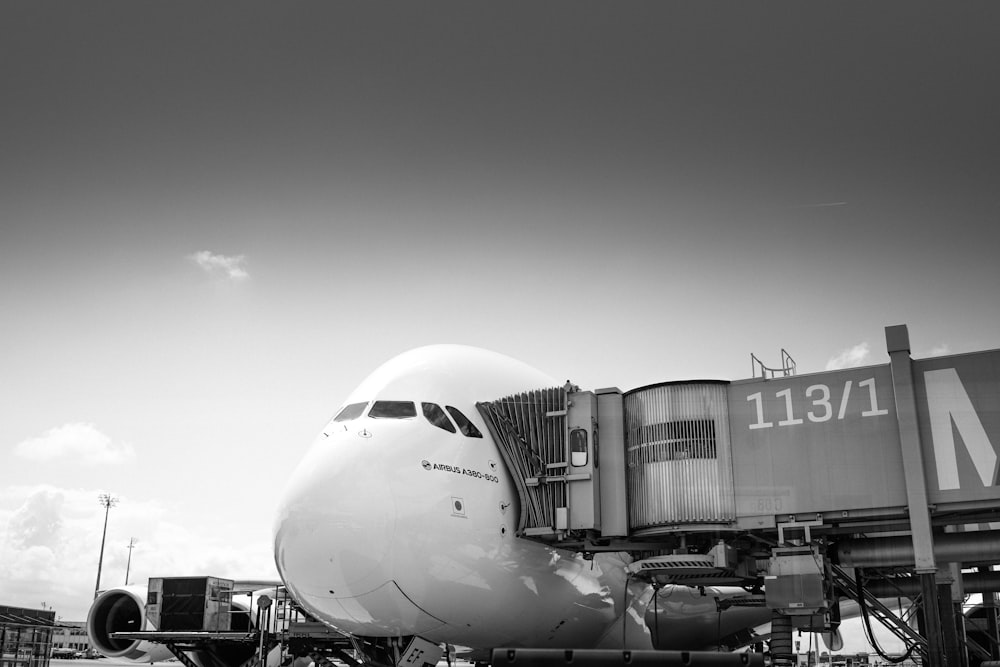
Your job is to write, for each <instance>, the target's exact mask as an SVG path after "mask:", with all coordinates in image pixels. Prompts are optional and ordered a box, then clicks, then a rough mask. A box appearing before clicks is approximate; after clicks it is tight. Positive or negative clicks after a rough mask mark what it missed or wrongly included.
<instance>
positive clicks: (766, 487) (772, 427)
mask: <svg viewBox="0 0 1000 667" xmlns="http://www.w3.org/2000/svg"><path fill="white" fill-rule="evenodd" d="M728 400H729V419H730V430H731V434H732V443H733V445H732V451H733V471H734V482H735V488H736V511H737V515H741V516H751V515H763V514H792V513H800V512H824V511H833V510H842V511H843V510H851V509H866V510H867V509H871V508H876V507H891V506H899V505H905V504H906V487H905V480H904V477H903V466H902V455H901V452H900V446H899V428H898V425H897V421H896V407H895V402H894V399H893V390H892V373H891V371H890V369H889V366H888V365H882V366H868V367H865V368H852V369H847V370H839V371H830V372H826V373H815V374H811V375H798V376H791V377H781V378H773V379H767V380H765V379H755V380H747V381H744V382H734V383H732V384H730V385H729V396H728Z"/></svg>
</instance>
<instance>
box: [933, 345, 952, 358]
mask: <svg viewBox="0 0 1000 667" xmlns="http://www.w3.org/2000/svg"><path fill="white" fill-rule="evenodd" d="M948 354H951V345H948V343H941V344H940V345H935V346H934V347H932V348H931V351H930V355H929V356H931V357H943V356H945V355H948Z"/></svg>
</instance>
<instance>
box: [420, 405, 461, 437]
mask: <svg viewBox="0 0 1000 667" xmlns="http://www.w3.org/2000/svg"><path fill="white" fill-rule="evenodd" d="M420 408H421V409H422V410H423V411H424V417H426V418H427V421H429V422H430V423H432V424H434V425H435V426H437V427H438V428H443V429H444V430H446V431H448V432H449V433H454V432H455V425H454V424H452V423H451V420H450V419H448V415H446V414H445V413H444V410H442V409H441V406H440V405H438V404H437V403H421V404H420Z"/></svg>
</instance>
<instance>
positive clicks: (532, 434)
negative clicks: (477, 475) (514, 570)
mask: <svg viewBox="0 0 1000 667" xmlns="http://www.w3.org/2000/svg"><path fill="white" fill-rule="evenodd" d="M477 407H478V408H479V412H480V414H481V415H482V416H483V419H485V420H486V424H487V426H488V427H489V429H490V433H491V435H493V437H494V439H495V440H496V441H497V444H498V445H499V446H500V453H501V455H502V456H503V459H504V463H506V464H507V469H508V470H509V471H510V473H511V476H512V477H513V479H514V483H515V486H516V487H517V490H518V497H519V499H520V505H521V514H520V519H519V523H518V534H523V533H524V532H525V531H529V530H535V529H550V530H551V531H553V532H554V531H555V525H556V519H555V510H556V508H561V507H566V485H565V483H563V482H562V481H561V480H558V482H559V483H546V482H545V481H544V478H545V477H546V476H547V475H552V476H556V475H563V474H564V473H565V472H566V460H565V459H566V455H565V444H564V442H563V439H564V431H565V411H566V392H565V391H564V390H563V389H562V388H551V389H538V390H534V391H527V392H524V393H521V394H516V395H514V396H508V397H507V398H502V399H499V400H497V401H492V402H489V403H478V404H477ZM552 413H556V414H552ZM533 480H541V481H538V482H536V481H533ZM552 481H557V480H552Z"/></svg>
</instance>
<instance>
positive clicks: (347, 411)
mask: <svg viewBox="0 0 1000 667" xmlns="http://www.w3.org/2000/svg"><path fill="white" fill-rule="evenodd" d="M366 405H368V403H351V404H350V405H345V406H344V407H343V408H342V409H341V411H340V412H338V413H337V416H336V417H334V418H333V421H335V422H349V421H351V420H352V419H357V418H358V417H360V416H361V413H363V412H364V411H365V406H366Z"/></svg>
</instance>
